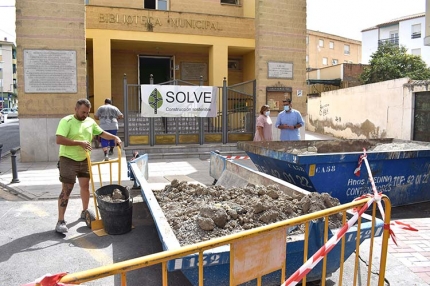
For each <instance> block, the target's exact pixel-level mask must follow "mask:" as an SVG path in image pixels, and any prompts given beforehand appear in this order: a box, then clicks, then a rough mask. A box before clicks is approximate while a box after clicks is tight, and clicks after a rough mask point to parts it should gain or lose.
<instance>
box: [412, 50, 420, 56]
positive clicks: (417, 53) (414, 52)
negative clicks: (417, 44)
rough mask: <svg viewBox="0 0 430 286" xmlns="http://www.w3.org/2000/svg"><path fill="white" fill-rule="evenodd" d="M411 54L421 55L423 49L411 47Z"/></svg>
mask: <svg viewBox="0 0 430 286" xmlns="http://www.w3.org/2000/svg"><path fill="white" fill-rule="evenodd" d="M411 54H412V55H414V56H421V49H411Z"/></svg>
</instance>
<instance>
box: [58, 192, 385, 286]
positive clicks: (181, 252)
mask: <svg viewBox="0 0 430 286" xmlns="http://www.w3.org/2000/svg"><path fill="white" fill-rule="evenodd" d="M369 200H371V198H365V199H361V200H357V201H354V202H351V203H347V204H343V205H340V206H336V207H332V208H329V209H326V210H323V211H318V212H315V213H312V214H307V215H303V216H300V217H296V218H292V219H288V220H285V221H281V222H277V223H273V224H270V225H266V226H262V227H259V228H255V229H251V230H246V231H243V232H240V233H236V234H231V235H228V236H224V237H220V238H216V239H212V240H209V241H204V242H200V243H196V244H193V245H187V246H184V247H181V248H178V249H174V250H168V251H164V252H159V253H155V254H151V255H146V256H143V257H140V258H135V259H130V260H127V261H123V262H118V263H114V264H112V265H108V266H102V267H98V268H94V269H90V270H86V271H82V272H76V273H72V274H68V275H66V276H64V277H63V278H62V279H61V282H62V283H70V284H80V283H84V282H88V281H93V280H97V279H100V278H104V277H107V276H111V275H116V274H120V275H121V285H124V286H125V285H127V277H126V273H127V272H129V271H132V270H136V269H140V268H144V267H148V266H151V265H155V264H160V263H161V265H162V283H163V284H162V285H165V286H167V285H168V275H167V262H168V261H169V260H173V259H176V258H181V257H184V256H186V255H189V254H194V253H199V263H198V267H199V285H200V286H203V281H204V280H203V279H204V277H203V252H204V251H206V250H208V249H212V248H215V247H218V246H222V245H227V244H230V246H232V244H233V243H237V242H240V241H243V240H245V239H249V238H258V237H259V236H263V235H267V234H269V233H273V232H275V231H278V232H279V231H282V232H284V233H287V230H288V228H289V227H293V226H297V225H302V224H305V234H304V237H305V241H304V257H303V263H304V262H306V261H307V257H308V256H309V253H308V243H309V242H308V240H309V239H308V237H309V222H310V221H312V220H317V219H320V218H324V219H325V226H324V242H327V241H328V230H329V220H328V219H329V217H330V216H331V215H335V214H339V213H341V214H342V215H343V219H342V221H343V222H344V223H346V219H347V211H349V210H352V209H356V208H360V207H361V206H363V205H364V204H366V203H367V202H368V201H369ZM382 201H383V202H384V205H385V219H384V228H383V233H382V247H381V253H380V263H379V279H378V285H379V286H383V285H384V279H385V270H386V260H387V251H388V239H389V236H390V232H389V228H388V227H386V226H389V225H390V219H391V203H390V200H389V199H388V197H386V196H382ZM375 221H376V203H373V208H372V231H371V236H370V248H369V262H368V268H367V271H368V272H367V284H366V285H371V284H370V276H371V269H372V262H373V260H372V257H373V251H374V247H373V245H374V228H375ZM355 226H356V227H357V238H356V250H355V252H356V254H357V255H356V257H355V266H354V281H353V285H357V281H358V272H359V271H358V270H359V264H358V263H359V250H360V235H361V234H360V231H361V218H359V219H358V223H357V224H356V225H355ZM339 242H340V243H341V259H340V269H339V277H338V283H337V284H336V285H342V283H343V279H344V277H343V275H344V269H343V268H344V261H343V260H344V259H343V258H342V257H344V251H345V236H344V237H343V238H342V239H341V240H340V241H339ZM287 243H288V242H287ZM230 249H232V248H231V247H230ZM232 252H233V251H230V277H232V276H231V274H232V268H233V266H234V263H235V261H234V256H233V255H234V254H233V253H232ZM287 255H288V253H287ZM310 255H312V253H310ZM285 265H286V264H285V259H284V262H283V263H281V265H279V268H278V270H279V269H281V270H282V275H281V276H282V277H281V281H279V284H282V283H283V282H284V281H285V270H286V269H285ZM322 265H323V267H322V273H323V274H322V279H321V285H323V286H324V285H325V283H326V277H325V276H326V275H325V273H326V269H327V268H326V267H327V256H325V257H324V258H323V264H322ZM295 270H296V269H294V271H295ZM269 273H270V272H269ZM266 274H268V273H264V274H261V275H258V276H257V277H249V280H248V281H251V280H253V279H257V285H261V279H262V276H264V275H266ZM230 281H232V280H231V279H230ZM302 283H303V285H306V277H304V278H303V280H302ZM231 285H233V284H231ZM347 285H351V281H350V280H348V281H347ZM360 285H364V284H360Z"/></svg>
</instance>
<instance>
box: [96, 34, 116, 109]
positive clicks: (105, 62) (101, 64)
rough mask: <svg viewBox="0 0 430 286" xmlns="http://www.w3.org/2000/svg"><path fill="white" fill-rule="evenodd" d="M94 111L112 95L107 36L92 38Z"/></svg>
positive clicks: (109, 46) (109, 48)
mask: <svg viewBox="0 0 430 286" xmlns="http://www.w3.org/2000/svg"><path fill="white" fill-rule="evenodd" d="M93 63H94V65H93V67H94V103H93V104H94V106H93V107H94V112H95V111H96V110H97V108H99V106H101V105H103V104H104V100H105V99H106V98H111V97H112V70H111V45H110V39H109V38H102V37H97V38H95V39H93Z"/></svg>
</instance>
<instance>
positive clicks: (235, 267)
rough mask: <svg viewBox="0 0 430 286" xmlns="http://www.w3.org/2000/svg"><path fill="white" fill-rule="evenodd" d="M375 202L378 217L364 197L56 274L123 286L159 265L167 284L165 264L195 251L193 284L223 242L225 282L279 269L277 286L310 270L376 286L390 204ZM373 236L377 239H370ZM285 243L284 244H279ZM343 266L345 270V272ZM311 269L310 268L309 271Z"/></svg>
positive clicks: (259, 277) (340, 281)
mask: <svg viewBox="0 0 430 286" xmlns="http://www.w3.org/2000/svg"><path fill="white" fill-rule="evenodd" d="M381 201H382V202H383V204H384V211H385V217H384V219H383V221H382V220H381V219H379V218H377V216H378V212H377V202H375V201H374V199H373V198H372V197H367V198H363V199H360V200H356V201H353V202H350V203H347V204H343V205H340V206H335V207H332V208H328V209H326V210H323V211H318V212H315V213H311V214H306V215H303V216H299V217H295V218H291V219H288V220H285V221H281V222H276V223H273V224H270V225H266V226H262V227H259V228H255V229H250V230H246V231H243V232H240V233H235V234H231V235H228V236H224V237H219V238H216V239H212V240H209V241H204V242H199V243H196V244H192V245H187V246H183V247H180V248H178V249H174V250H167V251H163V252H159V253H154V254H151V255H146V256H143V257H139V258H135V259H130V260H127V261H123V262H118V263H114V264H112V265H107V266H101V267H98V268H94V269H90V270H85V271H82V272H77V273H71V274H67V275H65V276H64V277H62V278H61V280H60V282H61V283H68V284H81V283H85V282H89V281H94V280H97V279H101V278H104V277H107V276H111V275H120V276H121V285H124V286H125V285H127V273H128V272H130V271H133V270H136V269H140V268H144V267H149V266H152V265H156V264H161V268H162V271H161V273H160V275H161V277H162V278H161V280H162V285H165V286H167V285H168V262H169V261H171V260H175V259H180V258H183V259H185V258H186V256H187V255H192V254H196V253H198V261H196V262H195V264H196V267H197V268H198V283H197V284H196V285H201V286H203V285H206V282H207V281H208V280H206V281H205V279H210V277H204V268H205V267H211V263H210V259H208V257H207V255H206V254H205V251H207V250H210V249H213V248H216V247H219V246H223V245H229V246H230V257H229V269H230V270H229V271H230V272H229V285H239V284H241V283H244V282H247V281H256V284H257V285H264V279H263V277H264V276H266V275H267V274H270V273H273V272H275V271H278V273H279V270H280V277H278V279H279V285H281V284H283V283H284V284H283V285H295V284H297V283H298V282H301V283H303V284H302V285H306V282H307V281H310V278H309V277H310V276H309V275H310V274H312V273H314V274H313V276H312V280H315V277H317V280H319V281H320V285H326V280H327V276H331V278H330V279H332V280H335V281H336V282H335V283H336V285H358V284H357V283H359V282H358V281H360V284H359V285H379V286H382V285H384V279H385V269H386V260H387V250H388V240H389V237H390V228H389V226H390V217H391V204H390V200H389V199H388V197H386V196H384V195H383V196H382V197H381ZM381 201H379V203H380V202H381ZM367 207H369V211H368V212H369V214H365V213H363V212H358V210H363V208H366V209H367ZM338 215H341V216H342V222H343V224H344V226H347V228H348V230H349V231H343V228H340V229H337V230H331V229H330V227H329V218H330V217H331V216H338ZM354 216H355V217H356V222H354V223H349V222H350V221H351V220H352V219H353V218H354ZM314 222H320V223H321V224H320V226H321V229H322V237H321V240H322V241H321V242H322V245H323V248H324V249H323V250H322V248H320V249H318V250H317V251H316V252H315V251H313V248H312V247H311V245H312V244H313V243H314V242H313V240H315V236H314V235H311V228H312V226H311V225H312V224H313V223H314ZM348 223H349V224H350V225H348ZM295 228H301V229H303V230H304V233H303V235H302V236H301V237H302V239H303V246H302V247H303V249H302V251H303V254H302V258H301V259H299V260H298V261H295V262H297V263H298V265H299V267H295V268H294V269H287V265H290V261H289V259H290V253H289V251H288V249H289V248H288V245H289V243H293V241H292V240H294V239H295V238H294V235H291V234H290V233H291V230H292V229H295ZM351 230H352V231H351ZM340 233H341V234H342V235H340ZM378 236H381V237H379V238H376V237H378ZM333 237H336V239H335V240H336V241H335V242H334V240H333V239H332V238H333ZM376 239H378V243H380V247H379V244H376V245H377V246H378V247H376V246H375V241H376ZM364 241H366V244H368V246H365V247H363V249H361V248H360V246H361V244H362V243H363V242H364ZM285 242H287V243H286V244H285ZM351 244H352V245H353V246H354V247H353V248H352V249H350V245H351ZM286 246H287V247H286ZM363 253H365V254H366V257H368V261H367V269H366V270H365V271H364V272H365V273H362V271H361V269H360V255H362V254H363ZM354 254H355V255H354ZM315 255H316V256H321V257H320V258H321V259H320V260H318V261H316V260H313V261H312V263H310V264H309V262H308V261H310V260H311V259H313V257H315ZM294 259H295V258H294ZM305 265H307V266H306V268H307V269H308V270H306V271H307V272H306V273H305V275H299V276H294V275H296V272H297V271H300V269H302V268H303V267H304V266H305ZM375 268H376V269H378V270H377V272H378V275H374V273H375ZM333 269H335V271H333ZM345 269H348V270H347V271H346V270H345ZM351 269H352V270H351ZM311 270H312V271H316V272H311ZM308 273H309V274H308ZM315 273H316V274H315ZM315 275H316V276H315ZM351 275H352V276H351ZM293 276H294V277H293ZM297 277H300V280H294V279H296V278H297ZM287 279H288V280H287ZM351 280H352V281H351ZM204 281H205V283H204ZM219 285H221V284H219ZM223 285H225V284H223Z"/></svg>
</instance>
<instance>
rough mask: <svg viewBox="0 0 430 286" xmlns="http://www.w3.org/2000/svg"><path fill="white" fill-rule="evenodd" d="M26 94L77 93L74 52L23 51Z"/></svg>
mask: <svg viewBox="0 0 430 286" xmlns="http://www.w3.org/2000/svg"><path fill="white" fill-rule="evenodd" d="M24 91H25V92H26V93H77V91H78V90H77V71H76V51H65V50H24Z"/></svg>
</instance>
